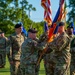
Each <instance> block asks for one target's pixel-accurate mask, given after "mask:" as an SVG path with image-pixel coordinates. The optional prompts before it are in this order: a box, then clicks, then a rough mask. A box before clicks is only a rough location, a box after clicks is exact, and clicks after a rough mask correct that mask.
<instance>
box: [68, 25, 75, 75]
mask: <svg viewBox="0 0 75 75" xmlns="http://www.w3.org/2000/svg"><path fill="white" fill-rule="evenodd" d="M67 34H68V35H69V37H70V39H71V46H70V49H71V63H70V75H74V74H75V64H74V63H75V58H74V56H75V54H74V53H75V52H74V41H75V37H74V34H73V26H70V25H69V26H68V27H67Z"/></svg>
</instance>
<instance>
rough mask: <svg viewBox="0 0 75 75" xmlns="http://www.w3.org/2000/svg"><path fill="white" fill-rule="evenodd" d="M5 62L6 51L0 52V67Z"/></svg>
mask: <svg viewBox="0 0 75 75" xmlns="http://www.w3.org/2000/svg"><path fill="white" fill-rule="evenodd" d="M5 64H6V52H1V54H0V67H1V66H3V67H4V66H5Z"/></svg>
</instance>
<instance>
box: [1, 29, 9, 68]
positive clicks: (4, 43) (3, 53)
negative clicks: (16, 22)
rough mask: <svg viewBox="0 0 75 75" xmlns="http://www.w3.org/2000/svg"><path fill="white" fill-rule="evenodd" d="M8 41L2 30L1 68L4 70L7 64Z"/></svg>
mask: <svg viewBox="0 0 75 75" xmlns="http://www.w3.org/2000/svg"><path fill="white" fill-rule="evenodd" d="M7 42H8V39H7V38H6V37H5V35H4V32H3V31H1V30H0V68H4V67H5V64H6V47H7Z"/></svg>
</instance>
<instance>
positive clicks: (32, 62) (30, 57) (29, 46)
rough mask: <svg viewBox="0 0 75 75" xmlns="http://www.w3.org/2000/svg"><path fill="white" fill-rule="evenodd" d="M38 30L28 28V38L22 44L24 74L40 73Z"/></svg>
mask: <svg viewBox="0 0 75 75" xmlns="http://www.w3.org/2000/svg"><path fill="white" fill-rule="evenodd" d="M36 33H37V31H36V30H35V29H33V28H31V29H29V30H28V38H27V39H26V40H25V41H24V43H23V44H22V52H21V60H20V63H21V64H20V68H21V72H22V75H38V72H36V70H37V67H36V63H37V60H38V50H36V46H37V41H36Z"/></svg>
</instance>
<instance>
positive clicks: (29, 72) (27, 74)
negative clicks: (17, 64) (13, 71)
mask: <svg viewBox="0 0 75 75" xmlns="http://www.w3.org/2000/svg"><path fill="white" fill-rule="evenodd" d="M36 69H37V68H36V65H32V64H31V65H30V64H29V65H25V67H24V68H22V67H21V74H22V75H38V72H36Z"/></svg>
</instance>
